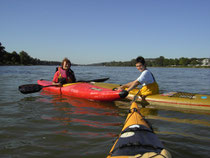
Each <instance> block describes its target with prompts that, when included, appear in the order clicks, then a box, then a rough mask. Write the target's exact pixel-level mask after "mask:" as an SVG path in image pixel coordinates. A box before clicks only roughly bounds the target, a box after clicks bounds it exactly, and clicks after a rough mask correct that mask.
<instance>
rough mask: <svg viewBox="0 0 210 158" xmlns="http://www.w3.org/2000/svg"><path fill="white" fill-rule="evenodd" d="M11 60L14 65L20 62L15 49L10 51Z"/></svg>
mask: <svg viewBox="0 0 210 158" xmlns="http://www.w3.org/2000/svg"><path fill="white" fill-rule="evenodd" d="M11 62H12V64H14V65H18V64H20V56H19V54H17V53H16V52H15V51H13V52H12V55H11Z"/></svg>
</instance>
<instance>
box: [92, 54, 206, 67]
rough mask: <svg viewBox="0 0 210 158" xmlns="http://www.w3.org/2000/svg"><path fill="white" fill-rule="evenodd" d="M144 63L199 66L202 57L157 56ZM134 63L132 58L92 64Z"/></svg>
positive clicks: (157, 65)
mask: <svg viewBox="0 0 210 158" xmlns="http://www.w3.org/2000/svg"><path fill="white" fill-rule="evenodd" d="M145 60H146V64H147V66H149V67H187V66H200V65H201V64H202V60H203V58H202V59H201V58H199V59H198V58H184V57H181V58H176V59H167V58H165V57H163V56H160V57H158V58H152V59H149V58H146V59H145ZM135 64H136V60H135V59H132V60H131V61H125V62H122V61H111V62H103V63H98V64H92V65H101V66H134V65H135Z"/></svg>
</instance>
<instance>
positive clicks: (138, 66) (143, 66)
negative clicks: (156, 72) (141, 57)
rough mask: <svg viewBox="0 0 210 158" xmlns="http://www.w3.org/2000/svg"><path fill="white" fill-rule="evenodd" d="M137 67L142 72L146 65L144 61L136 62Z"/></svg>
mask: <svg viewBox="0 0 210 158" xmlns="http://www.w3.org/2000/svg"><path fill="white" fill-rule="evenodd" d="M136 68H137V70H139V71H140V72H143V71H144V70H145V68H146V67H145V65H143V64H142V63H136Z"/></svg>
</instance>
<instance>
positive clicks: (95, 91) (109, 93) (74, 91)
mask: <svg viewBox="0 0 210 158" xmlns="http://www.w3.org/2000/svg"><path fill="white" fill-rule="evenodd" d="M37 83H38V84H39V85H41V86H49V85H52V81H46V80H38V81H37ZM43 90H44V91H49V92H53V93H57V94H61V95H66V96H73V97H77V98H84V99H90V100H98V101H114V100H117V99H120V98H125V97H126V96H127V94H128V92H127V91H125V90H123V91H122V90H111V89H108V88H103V87H99V86H95V85H92V84H91V83H85V82H78V83H70V84H64V85H63V86H62V87H56V86H52V87H44V88H43Z"/></svg>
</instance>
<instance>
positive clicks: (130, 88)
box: [127, 80, 140, 92]
mask: <svg viewBox="0 0 210 158" xmlns="http://www.w3.org/2000/svg"><path fill="white" fill-rule="evenodd" d="M139 84H140V82H139V81H138V80H135V81H133V82H132V84H131V85H130V86H129V87H128V89H127V91H128V92H129V91H131V90H132V89H134V88H136V87H137V86H138V85H139Z"/></svg>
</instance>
